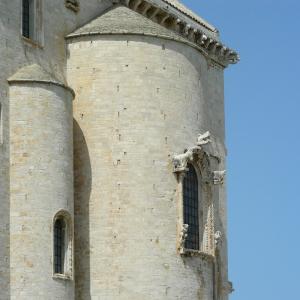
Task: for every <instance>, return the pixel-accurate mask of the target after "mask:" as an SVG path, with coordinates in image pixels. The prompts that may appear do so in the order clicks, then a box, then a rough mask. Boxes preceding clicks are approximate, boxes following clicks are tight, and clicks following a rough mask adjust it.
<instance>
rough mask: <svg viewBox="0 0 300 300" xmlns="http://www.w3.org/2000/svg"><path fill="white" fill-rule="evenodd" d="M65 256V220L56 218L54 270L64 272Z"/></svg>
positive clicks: (58, 272) (59, 272)
mask: <svg viewBox="0 0 300 300" xmlns="http://www.w3.org/2000/svg"><path fill="white" fill-rule="evenodd" d="M64 256H65V222H64V220H63V219H57V220H56V221H55V225H54V272H55V273H57V274H63V273H64Z"/></svg>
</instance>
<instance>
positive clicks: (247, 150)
mask: <svg viewBox="0 0 300 300" xmlns="http://www.w3.org/2000/svg"><path fill="white" fill-rule="evenodd" d="M182 2H183V3H185V4H186V5H187V6H188V7H190V8H192V9H193V10H194V11H196V12H198V13H199V14H200V15H201V16H202V17H203V18H205V19H206V20H208V21H209V22H210V23H212V24H213V25H215V26H216V27H217V28H218V29H219V30H220V31H221V37H222V40H223V41H224V42H225V43H226V44H228V45H229V46H230V47H232V48H234V49H236V50H238V52H239V53H240V56H241V62H240V64H238V65H235V66H231V67H230V68H228V69H227V70H226V71H225V77H226V79H225V88H226V89H225V97H226V103H225V104H226V114H227V115H226V117H227V120H226V127H227V146H228V150H229V156H228V177H227V182H228V200H229V243H230V244H229V245H230V246H229V260H230V261H229V263H230V264H229V269H230V271H229V273H230V279H231V280H232V281H233V282H234V286H235V289H236V291H235V292H234V294H233V295H232V296H231V300H299V299H300V293H299V287H300V257H299V255H300V216H299V211H300V190H299V186H300V133H299V132H300V125H299V123H300V121H299V119H300V73H299V72H300V1H299V0H285V1H283V0H277V1H276V0H272V1H271V0H252V1H241V0H226V1H225V0H183V1H182Z"/></svg>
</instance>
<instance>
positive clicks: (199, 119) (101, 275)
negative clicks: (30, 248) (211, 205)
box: [68, 34, 225, 300]
mask: <svg viewBox="0 0 300 300" xmlns="http://www.w3.org/2000/svg"><path fill="white" fill-rule="evenodd" d="M68 53H69V60H68V82H69V84H70V86H71V87H72V88H74V90H75V93H76V98H75V101H74V118H75V127H74V128H75V132H74V147H75V220H76V222H77V224H75V231H76V233H77V235H76V241H75V249H76V250H75V251H76V261H77V262H78V264H77V265H76V299H87V298H88V297H92V298H93V297H94V298H95V299H137V300H140V299H149V300H150V299H151V300H153V299H157V300H158V299H172V300H173V299H180V300H184V299H186V300H196V299H201V300H212V299H213V278H214V274H213V264H212V263H211V262H210V261H209V260H208V261H207V260H205V259H202V258H200V257H192V258H183V257H182V256H180V255H179V254H178V251H177V248H176V245H177V227H176V226H177V218H178V211H177V200H176V197H177V188H178V181H177V178H176V176H175V175H174V174H173V165H172V156H173V155H174V154H175V153H183V151H184V149H186V148H187V147H189V146H192V145H194V144H195V142H196V140H197V136H198V135H199V134H200V133H203V132H205V131H207V130H209V131H210V132H211V134H212V135H213V136H215V138H216V139H217V140H218V141H219V142H220V144H223V139H224V117H223V70H222V69H221V68H217V67H213V66H212V65H209V64H208V63H207V60H206V59H205V57H204V56H203V55H202V54H201V53H200V52H199V51H197V50H196V49H194V48H193V47H190V46H187V45H186V44H184V43H180V42H176V41H171V40H166V39H163V38H159V37H150V36H141V35H140V36H138V35H130V34H128V35H127V34H124V35H111V36H110V35H105V36H99V35H94V36H81V37H80V36H79V37H76V38H71V39H69V46H68ZM219 155H220V156H222V157H224V155H225V153H224V152H222V153H219ZM221 201H222V203H223V199H222V200H221ZM222 205H224V204H222ZM222 218H223V221H225V215H223V217H222ZM224 223H225V222H224ZM87 249H90V250H89V251H88V250H87ZM82 253H85V255H84V257H85V258H84V263H82V261H81V258H82ZM199 297H200V298H199ZM224 299H225V298H224Z"/></svg>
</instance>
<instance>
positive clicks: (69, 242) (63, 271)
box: [53, 211, 73, 278]
mask: <svg viewBox="0 0 300 300" xmlns="http://www.w3.org/2000/svg"><path fill="white" fill-rule="evenodd" d="M72 269H73V228H72V219H71V216H70V215H69V213H68V212H66V211H60V212H58V213H57V214H56V216H55V217H54V222H53V273H54V276H55V277H58V278H61V277H63V278H71V277H72Z"/></svg>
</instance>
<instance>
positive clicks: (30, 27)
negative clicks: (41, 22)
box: [22, 0, 35, 40]
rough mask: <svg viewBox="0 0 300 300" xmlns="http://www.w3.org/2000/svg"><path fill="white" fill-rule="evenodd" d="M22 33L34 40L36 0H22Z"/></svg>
mask: <svg viewBox="0 0 300 300" xmlns="http://www.w3.org/2000/svg"><path fill="white" fill-rule="evenodd" d="M22 1H23V7H22V34H23V36H24V37H26V38H28V39H32V40H34V27H35V24H34V0H22Z"/></svg>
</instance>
